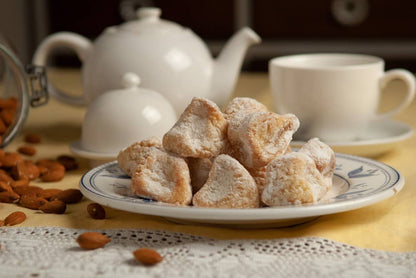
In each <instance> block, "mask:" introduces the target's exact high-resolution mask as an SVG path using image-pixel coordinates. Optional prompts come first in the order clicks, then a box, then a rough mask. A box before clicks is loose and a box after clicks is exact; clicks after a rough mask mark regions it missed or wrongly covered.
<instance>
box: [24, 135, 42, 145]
mask: <svg viewBox="0 0 416 278" xmlns="http://www.w3.org/2000/svg"><path fill="white" fill-rule="evenodd" d="M41 141H42V139H41V137H40V136H39V135H38V134H35V133H28V134H26V136H25V142H27V143H32V144H39V143H40V142H41Z"/></svg>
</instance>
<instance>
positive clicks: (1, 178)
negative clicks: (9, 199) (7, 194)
mask: <svg viewBox="0 0 416 278" xmlns="http://www.w3.org/2000/svg"><path fill="white" fill-rule="evenodd" d="M0 181H4V182H7V183H8V184H11V183H12V182H14V179H13V178H12V177H10V176H9V175H8V174H7V173H6V172H5V171H4V172H0Z"/></svg>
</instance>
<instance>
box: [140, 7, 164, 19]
mask: <svg viewBox="0 0 416 278" xmlns="http://www.w3.org/2000/svg"><path fill="white" fill-rule="evenodd" d="M161 13H162V11H161V10H160V9H159V8H155V7H143V8H140V9H138V11H137V16H138V18H139V19H147V20H149V19H152V20H157V19H159V18H160V14H161Z"/></svg>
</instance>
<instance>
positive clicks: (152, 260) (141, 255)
mask: <svg viewBox="0 0 416 278" xmlns="http://www.w3.org/2000/svg"><path fill="white" fill-rule="evenodd" d="M133 256H134V258H136V260H138V261H139V262H141V263H142V264H144V265H155V264H157V263H160V262H161V261H162V260H163V257H162V256H161V255H160V254H159V253H158V252H157V251H156V250H153V249H150V248H139V249H137V250H135V251H134V252H133Z"/></svg>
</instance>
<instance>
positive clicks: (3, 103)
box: [0, 97, 17, 109]
mask: <svg viewBox="0 0 416 278" xmlns="http://www.w3.org/2000/svg"><path fill="white" fill-rule="evenodd" d="M16 107H17V99H16V98H15V97H10V98H2V99H0V109H7V108H16Z"/></svg>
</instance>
